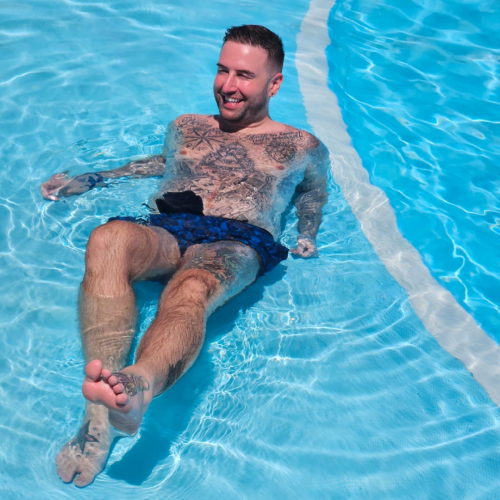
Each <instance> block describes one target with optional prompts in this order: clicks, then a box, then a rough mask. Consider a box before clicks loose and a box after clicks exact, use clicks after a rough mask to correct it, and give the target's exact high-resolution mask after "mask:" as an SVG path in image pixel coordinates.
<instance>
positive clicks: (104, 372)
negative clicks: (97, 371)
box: [101, 368, 111, 382]
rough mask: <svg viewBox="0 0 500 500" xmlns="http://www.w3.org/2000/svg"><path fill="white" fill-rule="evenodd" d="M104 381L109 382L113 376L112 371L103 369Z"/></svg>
mask: <svg viewBox="0 0 500 500" xmlns="http://www.w3.org/2000/svg"><path fill="white" fill-rule="evenodd" d="M101 375H102V379H103V380H104V382H107V381H108V380H109V377H110V375H111V371H110V370H108V369H107V368H103V369H102V371H101Z"/></svg>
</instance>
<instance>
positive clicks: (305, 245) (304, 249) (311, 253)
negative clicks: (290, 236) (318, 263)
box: [290, 235, 318, 259]
mask: <svg viewBox="0 0 500 500" xmlns="http://www.w3.org/2000/svg"><path fill="white" fill-rule="evenodd" d="M297 243H298V246H297V248H293V249H292V250H290V252H291V253H293V254H294V255H299V256H300V257H303V258H305V259H307V258H308V257H317V256H318V248H317V247H316V242H315V241H314V240H313V239H312V238H309V236H302V235H299V237H298V238H297Z"/></svg>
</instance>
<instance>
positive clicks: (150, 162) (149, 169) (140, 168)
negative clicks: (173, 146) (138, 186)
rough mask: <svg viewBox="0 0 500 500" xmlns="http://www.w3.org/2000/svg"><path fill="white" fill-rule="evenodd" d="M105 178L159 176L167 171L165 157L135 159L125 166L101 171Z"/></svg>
mask: <svg viewBox="0 0 500 500" xmlns="http://www.w3.org/2000/svg"><path fill="white" fill-rule="evenodd" d="M99 173H100V174H101V175H102V176H103V177H104V178H105V179H117V178H119V177H134V178H140V177H159V176H162V175H163V174H164V173H165V158H164V157H163V156H162V155H156V156H151V157H149V158H144V159H142V160H135V161H132V162H130V163H128V164H127V165H124V166H123V167H119V168H115V169H114V170H107V171H102V172H99Z"/></svg>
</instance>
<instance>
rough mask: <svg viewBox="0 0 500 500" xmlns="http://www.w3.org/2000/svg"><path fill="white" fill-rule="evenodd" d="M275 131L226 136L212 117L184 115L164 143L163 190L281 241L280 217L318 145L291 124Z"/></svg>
mask: <svg viewBox="0 0 500 500" xmlns="http://www.w3.org/2000/svg"><path fill="white" fill-rule="evenodd" d="M274 123H275V122H274ZM274 130H275V131H270V132H266V133H259V134H243V133H228V132H223V131H221V130H220V128H218V126H217V122H216V121H215V120H214V117H211V116H201V115H183V116H181V117H180V118H178V119H177V120H176V122H175V126H174V129H173V131H172V133H170V134H169V137H167V140H166V144H165V145H166V148H167V150H168V151H167V155H166V156H167V161H166V173H165V182H164V184H163V186H162V192H166V191H174V192H181V191H193V192H194V193H196V194H197V195H199V196H201V198H202V199H203V213H204V214H205V215H214V216H219V217H226V218H229V219H237V220H243V221H247V222H249V223H250V224H253V225H256V226H259V227H262V228H264V229H266V230H268V231H269V232H271V233H272V234H273V235H274V236H275V237H277V235H278V234H279V232H280V216H281V213H282V212H283V211H284V210H285V209H286V207H287V206H288V204H289V202H290V199H291V197H292V195H293V192H294V190H295V187H296V186H297V185H298V184H299V183H300V182H301V180H302V178H303V175H304V170H305V168H306V166H307V164H308V159H309V157H310V152H311V151H312V150H313V149H314V148H316V147H317V146H318V144H319V141H318V140H317V139H316V138H315V137H314V136H312V135H311V134H309V133H307V132H304V131H302V130H299V129H296V128H294V127H290V126H288V125H283V124H276V127H274Z"/></svg>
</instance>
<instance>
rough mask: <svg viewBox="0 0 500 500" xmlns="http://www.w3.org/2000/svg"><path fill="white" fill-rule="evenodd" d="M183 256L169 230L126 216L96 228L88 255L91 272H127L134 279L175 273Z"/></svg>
mask: <svg viewBox="0 0 500 500" xmlns="http://www.w3.org/2000/svg"><path fill="white" fill-rule="evenodd" d="M179 259H180V250H179V245H178V244H177V240H176V239H175V237H174V236H173V235H171V234H170V233H169V232H168V231H166V230H165V229H162V228H157V227H148V226H144V225H141V224H138V223H136V222H131V221H124V220H112V221H110V222H107V223H106V224H104V225H102V226H99V227H97V228H96V229H94V231H92V234H91V235H90V238H89V241H88V244H87V251H86V255H85V262H86V269H87V271H88V273H87V274H90V275H102V273H111V274H120V275H121V274H122V273H126V274H127V276H128V279H129V280H131V281H137V280H141V279H152V278H157V277H161V276H163V275H169V274H170V275H171V274H172V273H173V272H175V270H176V268H177V265H178V262H179Z"/></svg>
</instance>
